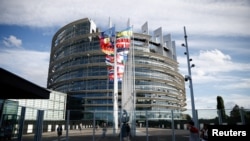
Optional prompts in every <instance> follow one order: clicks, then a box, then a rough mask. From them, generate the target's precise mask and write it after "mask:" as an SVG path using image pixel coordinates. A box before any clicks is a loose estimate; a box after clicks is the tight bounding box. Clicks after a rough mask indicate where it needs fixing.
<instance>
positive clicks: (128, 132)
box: [126, 123, 130, 141]
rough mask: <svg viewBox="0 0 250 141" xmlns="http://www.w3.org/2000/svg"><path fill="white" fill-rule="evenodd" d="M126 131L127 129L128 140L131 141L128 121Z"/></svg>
mask: <svg viewBox="0 0 250 141" xmlns="http://www.w3.org/2000/svg"><path fill="white" fill-rule="evenodd" d="M126 131H127V138H128V141H129V138H130V126H129V124H128V123H126Z"/></svg>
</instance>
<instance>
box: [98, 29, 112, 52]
mask: <svg viewBox="0 0 250 141" xmlns="http://www.w3.org/2000/svg"><path fill="white" fill-rule="evenodd" d="M99 39H100V46H101V50H102V52H103V53H105V54H114V40H115V28H114V27H111V28H109V29H108V30H106V31H104V32H101V34H100V35H99Z"/></svg>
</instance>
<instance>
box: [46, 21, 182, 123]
mask: <svg viewBox="0 0 250 141" xmlns="http://www.w3.org/2000/svg"><path fill="white" fill-rule="evenodd" d="M104 30H106V29H102V30H101V29H99V28H98V27H97V26H96V24H95V23H94V22H93V21H92V20H91V19H89V18H84V19H80V20H77V21H73V22H72V23H69V24H67V25H65V26H64V27H62V28H60V29H59V30H58V31H57V32H56V33H55V35H54V36H53V39H52V44H51V54H50V64H49V71H48V72H49V73H48V81H47V88H48V89H51V90H54V91H60V92H63V93H67V96H68V98H67V100H68V101H67V109H70V110H82V111H84V112H87V111H112V110H113V98H114V97H113V95H114V93H113V91H114V83H112V82H111V81H110V80H109V73H108V69H107V64H106V63H105V56H106V54H104V53H103V52H102V50H101V48H100V39H99V35H100V33H101V31H104ZM130 40H131V47H130V49H131V50H132V49H133V70H134V73H133V75H134V77H132V78H133V79H134V81H132V82H133V83H134V87H133V89H134V90H133V96H134V97H133V99H134V104H135V106H134V109H135V110H136V111H146V110H147V111H166V110H175V111H176V112H180V113H181V112H182V111H185V110H186V109H185V106H186V94H185V84H184V82H185V80H184V77H183V76H182V75H181V74H180V73H179V71H178V62H177V57H176V50H175V42H174V41H172V39H171V34H167V35H163V32H162V28H161V27H160V28H158V29H156V30H154V31H153V33H152V35H150V34H149V29H148V23H147V22H146V23H145V24H143V25H142V27H141V31H139V32H135V31H133V36H131V39H130ZM131 52H132V51H131ZM125 67H126V66H125ZM122 89H126V88H124V87H123V86H122V82H119V83H118V108H119V109H121V108H122V97H123V96H122V95H126V94H127V93H123V90H122ZM81 114H82V113H79V112H75V113H72V115H74V116H73V117H71V119H74V117H75V119H77V117H82V115H81ZM162 116H163V117H165V118H168V116H169V115H162Z"/></svg>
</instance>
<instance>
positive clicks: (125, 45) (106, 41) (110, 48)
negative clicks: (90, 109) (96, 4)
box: [100, 18, 135, 134]
mask: <svg viewBox="0 0 250 141" xmlns="http://www.w3.org/2000/svg"><path fill="white" fill-rule="evenodd" d="M131 29H132V28H131V27H130V20H128V23H127V29H125V30H123V31H121V32H118V33H117V34H116V31H115V26H112V24H111V20H110V18H109V29H108V30H106V31H104V32H102V35H101V36H100V40H101V41H100V45H101V49H102V51H103V52H104V53H105V54H106V59H107V55H110V54H112V53H113V60H112V56H111V57H110V56H108V58H109V59H110V60H108V61H110V62H109V65H110V64H111V65H112V64H113V66H112V67H113V74H112V68H111V69H109V70H108V73H111V74H109V79H111V78H113V85H114V89H113V133H114V134H116V133H117V132H118V76H117V74H118V72H117V71H118V69H117V57H120V55H121V54H119V56H117V48H119V50H120V52H122V55H123V56H122V58H123V59H124V60H123V63H124V62H126V59H127V55H128V54H126V53H128V49H129V47H130V41H131V36H132V35H133V32H132V30H131ZM106 36H107V37H106ZM110 37H111V38H110ZM117 42H119V44H118V43H117ZM120 52H119V53H120ZM124 52H125V54H124ZM130 54H131V53H130ZM125 56H126V57H125ZM132 59H134V58H132ZM106 62H107V60H106ZM119 65H120V66H119V67H121V64H119ZM123 65H124V66H123V67H125V64H123ZM119 69H121V68H119ZM122 69H123V71H124V68H122ZM120 73H121V72H120V70H119V80H123V78H124V76H123V74H122V75H121V74H120ZM121 77H123V78H121ZM133 77H134V76H133ZM127 83H128V82H127ZM130 85H131V83H130ZM132 85H134V81H132ZM130 88H132V89H134V87H133V86H132V87H131V86H130ZM131 91H132V94H134V90H131ZM131 91H130V92H131ZM123 92H124V91H123ZM124 94H125V93H124ZM124 94H123V95H124ZM126 94H127V93H126ZM132 97H133V98H132V101H133V102H131V104H132V105H133V109H134V108H135V102H134V101H135V99H134V96H132ZM122 100H125V99H123V98H122ZM121 108H122V110H121V111H123V108H124V105H122V106H121ZM132 111H134V110H132ZM132 111H131V109H130V112H131V114H132V115H131V116H132V119H133V116H134V112H132ZM132 122H133V120H132ZM132 124H134V123H132Z"/></svg>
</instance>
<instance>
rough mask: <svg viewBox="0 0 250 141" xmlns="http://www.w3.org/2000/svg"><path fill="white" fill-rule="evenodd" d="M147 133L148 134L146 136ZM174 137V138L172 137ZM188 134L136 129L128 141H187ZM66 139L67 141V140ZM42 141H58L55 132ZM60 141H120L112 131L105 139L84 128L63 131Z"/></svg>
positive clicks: (25, 138) (26, 138) (30, 139)
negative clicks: (134, 134)
mask: <svg viewBox="0 0 250 141" xmlns="http://www.w3.org/2000/svg"><path fill="white" fill-rule="evenodd" d="M147 131H148V134H147ZM173 135H174V136H173ZM188 135H189V132H188V131H187V130H174V131H173V130H172V129H161V128H148V130H146V128H138V129H137V130H136V136H134V137H132V138H130V141H172V140H173V138H174V140H175V141H188ZM67 139H68V140H67ZM42 140H43V141H58V139H57V134H56V132H46V133H43V134H42ZM23 141H34V134H28V135H23ZM60 141H120V136H119V134H117V135H114V134H113V129H112V128H108V129H107V132H106V135H105V137H103V136H102V130H101V129H98V130H93V129H92V128H85V129H82V130H69V132H68V135H67V134H66V131H65V130H64V131H63V134H62V137H61V138H60Z"/></svg>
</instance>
